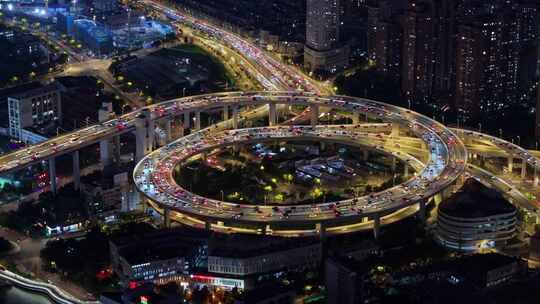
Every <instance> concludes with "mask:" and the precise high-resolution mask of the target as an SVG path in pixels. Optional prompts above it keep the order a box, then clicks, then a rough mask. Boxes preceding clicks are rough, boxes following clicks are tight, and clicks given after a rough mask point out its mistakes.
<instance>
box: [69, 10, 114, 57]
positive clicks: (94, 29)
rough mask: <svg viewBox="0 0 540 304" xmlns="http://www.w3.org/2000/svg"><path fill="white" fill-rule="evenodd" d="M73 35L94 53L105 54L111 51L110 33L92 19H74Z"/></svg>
mask: <svg viewBox="0 0 540 304" xmlns="http://www.w3.org/2000/svg"><path fill="white" fill-rule="evenodd" d="M73 24H74V27H73V28H74V35H75V38H76V39H79V40H80V41H82V42H83V43H84V44H85V46H86V47H88V48H89V49H90V50H92V52H94V53H95V54H96V55H107V54H109V53H111V52H112V51H113V36H112V33H111V32H110V31H109V30H108V29H106V28H105V27H103V26H101V25H99V24H97V23H96V22H94V21H92V20H86V19H79V20H75V21H74V23H73Z"/></svg>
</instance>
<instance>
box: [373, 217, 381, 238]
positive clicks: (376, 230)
mask: <svg viewBox="0 0 540 304" xmlns="http://www.w3.org/2000/svg"><path fill="white" fill-rule="evenodd" d="M380 234H381V217H380V215H378V214H376V215H375V216H374V217H373V237H374V238H375V240H378V239H379V236H380Z"/></svg>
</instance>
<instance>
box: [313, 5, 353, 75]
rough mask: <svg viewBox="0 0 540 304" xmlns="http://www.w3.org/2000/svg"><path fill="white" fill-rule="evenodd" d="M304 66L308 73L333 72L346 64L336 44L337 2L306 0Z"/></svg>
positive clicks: (345, 49)
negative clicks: (318, 71)
mask: <svg viewBox="0 0 540 304" xmlns="http://www.w3.org/2000/svg"><path fill="white" fill-rule="evenodd" d="M306 12H307V18H306V46H305V48H304V63H305V65H306V66H307V67H308V68H309V69H310V70H311V71H317V70H321V71H325V72H330V73H334V72H336V71H338V70H341V69H343V68H345V67H346V66H347V65H348V63H349V49H348V47H347V46H343V45H342V44H341V41H340V26H341V20H340V19H341V7H340V0H307V7H306Z"/></svg>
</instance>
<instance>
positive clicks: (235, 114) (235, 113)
mask: <svg viewBox="0 0 540 304" xmlns="http://www.w3.org/2000/svg"><path fill="white" fill-rule="evenodd" d="M233 129H238V106H236V105H235V106H233Z"/></svg>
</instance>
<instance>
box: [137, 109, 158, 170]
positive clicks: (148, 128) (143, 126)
mask: <svg viewBox="0 0 540 304" xmlns="http://www.w3.org/2000/svg"><path fill="white" fill-rule="evenodd" d="M135 138H136V149H135V157H136V160H137V161H140V160H141V159H143V158H144V156H145V155H147V154H148V153H150V152H152V150H153V148H154V121H153V120H152V116H151V113H150V111H149V110H143V111H142V112H141V114H139V116H137V119H136V121H135Z"/></svg>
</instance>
